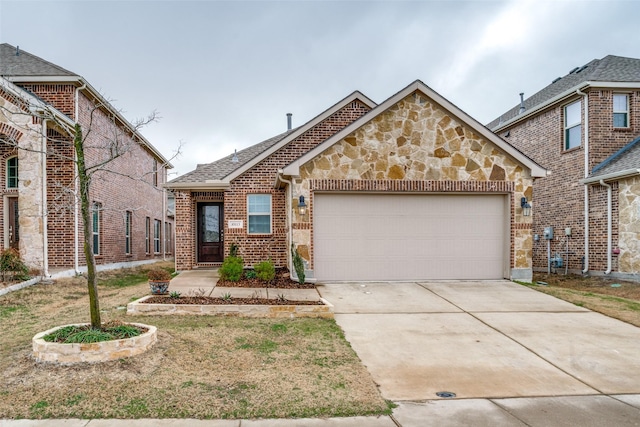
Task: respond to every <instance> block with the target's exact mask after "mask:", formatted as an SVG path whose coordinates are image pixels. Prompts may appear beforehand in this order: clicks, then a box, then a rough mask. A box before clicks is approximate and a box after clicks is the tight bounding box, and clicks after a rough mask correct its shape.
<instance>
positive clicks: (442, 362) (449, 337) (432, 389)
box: [0, 270, 640, 427]
mask: <svg viewBox="0 0 640 427" xmlns="http://www.w3.org/2000/svg"><path fill="white" fill-rule="evenodd" d="M213 272H214V271H213V270H194V271H193V272H192V273H191V272H183V273H181V274H180V275H179V276H177V277H176V278H174V279H173V280H172V282H171V285H170V290H178V291H179V292H183V291H184V293H188V292H189V291H190V290H191V289H194V290H195V291H198V289H204V290H205V291H206V292H209V291H214V292H215V291H217V290H219V289H220V288H215V283H216V282H217V278H216V277H214V274H215V273H213ZM185 273H189V274H186V275H185ZM181 276H182V277H181ZM205 286H206V287H205ZM226 289H230V290H231V292H232V293H233V292H234V291H235V290H237V289H239V288H226ZM318 289H319V292H320V294H321V295H322V297H324V298H326V299H327V300H329V301H330V302H331V303H332V304H334V306H335V312H336V321H337V322H338V324H339V325H340V326H341V327H342V329H343V330H344V331H345V335H346V337H347V339H348V340H349V342H350V343H351V345H352V347H353V348H354V350H355V351H356V352H357V353H358V356H359V357H360V359H361V360H362V361H363V363H364V364H365V366H366V367H367V368H368V370H369V372H370V373H371V375H372V377H373V379H374V380H375V381H376V383H378V384H379V386H380V391H381V393H382V395H383V397H385V398H386V399H389V400H392V401H394V402H396V404H397V405H398V406H397V408H395V409H394V411H393V415H392V416H384V417H352V418H329V419H293V420H289V419H286V420H283V419H269V420H193V419H162V420H154V419H142V420H0V427H3V426H10V427H54V426H55V427H57V426H64V427H85V426H88V427H107V426H117V427H125V426H127V427H129V426H132V427H151V426H160V427H164V426H166V427H187V426H189V427H191V426H194V427H276V426H278V427H281V426H282V427H305V426H310V427H359V426H371V427H398V426H400V427H422V426H474V427H483V426H486V427H494V426H530V427H549V426H551V427H554V426H567V427H568V426H576V425H579V426H581V427H591V426H593V427H596V426H597V427H600V426H616V427H626V426H640V357H638V355H640V328H636V327H634V326H631V325H629V324H626V323H624V322H620V321H617V320H614V319H611V318H608V317H606V316H603V315H600V314H598V313H594V312H591V311H589V310H586V309H583V308H580V307H576V306H574V305H572V304H569V303H566V302H564V301H561V300H558V299H555V298H553V297H550V296H548V295H544V294H541V293H538V292H535V291H533V290H531V289H528V288H525V287H523V286H520V285H516V284H514V283H511V282H508V281H491V282H471V281H469V282H427V283H340V284H325V285H321V286H319V287H318ZM252 291H253V290H252ZM313 292H315V291H313ZM315 297H316V298H317V295H316V296H315ZM440 391H448V392H452V393H455V394H456V397H454V398H449V399H442V398H439V397H438V396H437V395H436V393H437V392H440Z"/></svg>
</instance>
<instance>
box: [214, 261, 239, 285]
mask: <svg viewBox="0 0 640 427" xmlns="http://www.w3.org/2000/svg"><path fill="white" fill-rule="evenodd" d="M243 263H244V261H243V260H242V258H240V257H239V256H228V257H226V258H225V259H224V261H222V265H221V266H220V269H219V270H218V273H219V274H220V278H221V279H222V280H228V281H230V282H237V281H238V280H240V278H241V277H242V273H243V272H244V265H243Z"/></svg>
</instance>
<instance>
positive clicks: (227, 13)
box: [0, 0, 640, 179]
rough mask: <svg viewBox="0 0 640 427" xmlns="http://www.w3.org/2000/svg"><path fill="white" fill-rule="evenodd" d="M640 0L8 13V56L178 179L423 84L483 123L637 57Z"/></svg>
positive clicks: (3, 6)
mask: <svg viewBox="0 0 640 427" xmlns="http://www.w3.org/2000/svg"><path fill="white" fill-rule="evenodd" d="M639 17H640V1H638V0H598V1H587V0H554V1H551V0H505V1H493V0H467V1H457V0H450V1H445V0H439V1H436V0H422V1H396V0H387V1H321V2H316V1H233V2H229V1H213V0H200V1H169V0H167V1H152V0H135V1H133V0H129V1H116V0H112V1H93V0H75V1H56V0H47V1H29V0H19V1H12V0H0V43H9V44H11V45H13V46H20V49H21V50H23V51H27V52H29V53H32V54H34V55H37V56H39V57H41V58H43V59H45V60H47V61H50V62H52V63H54V64H57V65H59V66H61V67H63V68H66V69H67V70H69V71H72V72H74V73H76V74H78V75H80V76H82V77H84V78H85V80H87V81H88V82H89V83H90V84H91V85H92V86H93V87H94V88H96V89H97V90H98V91H100V93H102V95H103V96H105V97H106V98H107V99H109V100H111V102H112V104H113V105H114V106H115V107H116V108H117V109H119V110H120V111H121V112H122V114H123V115H124V116H125V117H126V118H127V119H128V120H129V121H131V122H133V121H135V119H137V118H143V117H146V116H148V114H149V113H151V112H152V111H156V112H157V113H158V115H159V116H160V120H159V121H158V122H156V123H152V124H150V125H149V126H148V127H146V128H144V129H143V130H142V131H141V133H142V134H143V135H144V136H145V137H146V138H147V139H148V140H149V141H150V142H151V143H152V144H153V145H154V146H155V147H156V148H157V149H158V150H159V151H160V152H161V153H163V155H164V156H165V157H166V158H171V157H173V155H174V153H175V152H176V150H177V149H178V147H181V155H180V156H179V157H178V158H175V159H173V160H172V164H173V166H174V168H173V169H172V170H171V171H170V176H169V179H173V178H175V177H177V176H179V175H182V174H184V173H187V172H189V171H191V170H193V169H195V167H196V165H197V164H199V163H210V162H213V161H215V160H217V159H219V158H221V157H224V156H227V155H229V154H232V153H233V151H234V149H237V150H238V151H239V150H241V149H243V148H246V147H248V146H250V145H253V144H256V143H258V142H260V141H263V140H265V139H268V138H270V137H272V136H275V135H277V134H279V133H282V132H284V131H285V130H286V126H287V118H286V114H287V113H292V114H293V126H294V127H297V126H300V125H302V124H304V123H306V122H307V121H309V120H311V119H312V118H313V117H315V116H316V115H318V114H320V113H322V112H323V111H324V110H326V109H327V108H329V107H330V106H332V105H333V104H335V103H336V102H338V101H339V100H341V99H343V98H344V97H346V96H348V95H349V94H351V93H352V92H353V91H356V90H359V91H361V92H362V93H363V94H365V95H366V96H368V97H369V98H370V99H372V100H373V101H375V102H377V103H381V102H383V101H384V100H385V99H387V98H389V97H390V96H392V95H393V94H395V93H396V92H398V91H400V90H401V89H403V88H404V87H406V86H407V85H409V84H410V83H412V82H413V81H415V80H417V79H419V80H422V81H423V82H424V83H425V84H426V85H427V86H429V87H430V88H432V89H433V90H435V91H436V92H438V93H439V94H440V95H442V96H444V97H445V98H446V99H448V100H449V101H451V102H453V103H454V104H455V105H456V106H458V107H459V108H460V109H462V110H463V111H465V112H466V113H468V114H469V115H471V116H472V117H474V118H475V119H476V120H478V121H479V122H480V123H483V124H486V123H488V122H490V121H491V120H493V119H495V118H496V117H498V116H500V115H501V114H502V113H504V112H505V111H507V110H508V109H510V108H511V107H513V106H515V105H516V104H518V103H519V93H520V92H524V93H525V98H526V97H529V96H531V95H533V94H534V93H535V92H537V91H539V90H541V89H542V88H544V87H545V86H547V85H548V84H550V83H551V81H552V80H553V79H555V78H556V77H560V76H564V75H566V74H567V73H568V72H569V71H571V70H572V69H573V68H575V67H577V66H581V65H584V64H586V63H587V62H589V61H591V60H592V59H596V58H598V59H599V58H603V57H604V56H606V55H609V54H611V55H618V56H627V57H634V58H640V39H639V36H638V31H637V28H638V18H639Z"/></svg>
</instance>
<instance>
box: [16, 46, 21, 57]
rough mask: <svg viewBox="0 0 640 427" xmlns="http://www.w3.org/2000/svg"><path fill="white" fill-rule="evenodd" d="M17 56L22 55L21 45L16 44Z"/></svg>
mask: <svg viewBox="0 0 640 427" xmlns="http://www.w3.org/2000/svg"><path fill="white" fill-rule="evenodd" d="M16 56H20V46H16Z"/></svg>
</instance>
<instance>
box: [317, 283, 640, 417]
mask: <svg viewBox="0 0 640 427" xmlns="http://www.w3.org/2000/svg"><path fill="white" fill-rule="evenodd" d="M318 290H319V292H320V294H321V295H322V297H323V298H325V299H327V300H328V301H330V302H331V303H332V304H334V306H335V313H336V315H335V318H336V321H337V323H338V324H339V325H340V326H341V327H342V329H343V330H344V331H345V335H346V338H347V340H348V341H349V342H350V343H351V345H352V347H353V348H354V350H355V351H356V353H357V354H358V356H359V357H360V359H361V360H362V362H363V363H364V364H365V365H366V366H367V368H368V370H369V372H370V373H371V375H372V376H373V379H374V381H376V383H377V384H378V385H379V386H380V391H381V393H382V396H383V397H384V398H386V399H389V400H392V401H395V402H399V403H400V406H399V407H398V408H397V409H396V410H395V411H394V416H396V418H398V419H397V421H398V423H399V424H401V425H403V426H410V425H424V424H420V423H419V422H417V423H415V424H414V423H412V420H413V418H412V417H417V418H415V419H416V420H424V419H425V418H424V417H425V416H428V417H429V418H430V419H432V420H433V421H435V420H437V419H440V417H442V421H443V422H444V420H446V419H450V420H456V418H455V417H454V418H451V415H452V414H453V413H458V414H460V416H462V415H464V414H466V415H465V416H470V415H471V414H475V415H478V414H483V415H484V416H488V417H489V418H487V423H486V425H492V423H493V422H494V421H496V420H497V419H500V420H502V421H500V422H499V423H498V424H499V425H563V424H554V423H552V424H545V423H544V422H543V423H542V424H538V423H536V414H538V415H541V416H542V415H544V414H547V415H549V412H553V408H557V409H558V411H559V413H563V414H566V413H567V411H569V412H571V410H575V411H577V412H580V414H581V415H580V417H582V418H584V419H585V420H584V422H582V423H581V424H582V425H584V426H587V425H592V424H590V422H593V421H595V420H599V421H598V422H601V421H603V419H602V418H593V416H592V415H590V413H591V412H597V413H598V414H600V416H601V417H603V416H604V417H606V416H608V414H617V415H615V416H616V417H617V418H615V419H613V418H606V420H607V421H611V420H614V421H616V423H615V425H640V396H638V394H640V328H636V327H634V326H631V325H629V324H627V323H624V322H620V321H617V320H614V319H611V318H609V317H606V316H603V315H601V314H598V313H594V312H592V311H589V310H586V309H583V308H581V307H577V306H575V305H573V304H570V303H567V302H565V301H561V300H558V299H556V298H553V297H551V296H548V295H545V294H542V293H539V292H536V291H534V290H532V289H529V288H526V287H524V286H521V285H518V284H515V283H512V282H509V281H506V280H505V281H464V282H460V281H442V282H424V283H331V284H322V285H319V286H318ZM439 392H452V393H455V395H456V398H455V399H453V400H452V399H445V400H442V399H441V398H440V397H438V395H437V393H439ZM607 395H615V396H614V397H610V396H607ZM559 396H563V397H562V398H560V397H559ZM541 397H542V398H543V399H532V398H541ZM545 399H546V400H545ZM594 399H595V400H594ZM608 405H610V406H608ZM541 408H542V409H541ZM567 408H569V409H567ZM581 408H582V409H581ZM584 408H591V409H589V410H588V411H586V412H585V411H584ZM425 411H427V412H425ZM518 412H520V413H522V417H518V418H514V414H515V413H518ZM475 415H474V416H475ZM574 415H576V416H577V414H574ZM572 416H573V415H572ZM611 416H613V415H611ZM496 417H497V418H496ZM527 417H529V418H527ZM580 417H578V418H577V419H574V420H573V421H572V424H567V425H574V424H573V423H575V422H576V421H577V420H579V419H580ZM620 417H622V418H623V419H624V420H626V421H628V422H629V423H625V422H622V421H621V420H620V419H619V418H620ZM502 418H504V419H502ZM473 419H474V420H475V421H474V424H475V425H485V424H483V423H482V422H481V419H482V418H478V417H476V418H473ZM589 420H591V421H589ZM414 421H415V420H414ZM457 421H459V422H462V421H463V420H462V419H457ZM547 421H548V420H547ZM436 424H437V423H436ZM430 425H431V424H430ZM434 425H435V424H434ZM437 425H463V424H456V423H453V424H451V423H447V422H444V424H443V423H440V424H437ZM493 425H495V424H493ZM593 425H598V424H593Z"/></svg>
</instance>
